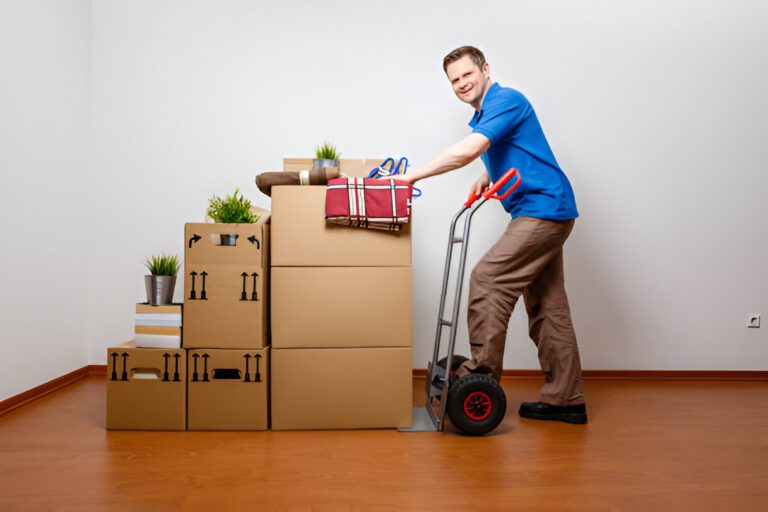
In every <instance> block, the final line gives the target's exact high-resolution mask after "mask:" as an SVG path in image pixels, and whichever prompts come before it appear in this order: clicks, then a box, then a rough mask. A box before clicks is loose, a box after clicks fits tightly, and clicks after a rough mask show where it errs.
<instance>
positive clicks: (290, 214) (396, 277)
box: [271, 160, 412, 430]
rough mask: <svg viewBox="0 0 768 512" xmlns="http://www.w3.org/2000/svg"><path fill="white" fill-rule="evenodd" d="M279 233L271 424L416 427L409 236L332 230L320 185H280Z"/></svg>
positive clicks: (291, 164)
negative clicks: (413, 425) (413, 408)
mask: <svg viewBox="0 0 768 512" xmlns="http://www.w3.org/2000/svg"><path fill="white" fill-rule="evenodd" d="M379 162H380V160H368V161H367V163H366V162H361V161H356V162H354V161H353V162H350V161H344V160H342V162H341V168H342V172H345V173H346V174H349V175H355V176H363V175H367V172H368V171H370V169H371V168H373V167H375V166H376V165H377V163H379ZM305 165H306V166H305ZM309 165H311V162H310V161H304V162H301V163H297V160H286V161H285V162H284V170H296V169H294V168H298V167H303V168H307V167H308V166H309ZM299 170H300V169H299ZM272 231H273V237H272V255H271V258H272V267H271V273H272V276H271V280H272V283H271V308H272V315H271V326H272V348H273V350H272V388H271V391H272V399H271V402H272V403H271V408H272V428H273V429H276V430H293V429H333V428H338V429H341V428H387V427H405V426H410V424H411V405H412V404H411V394H412V389H411V374H412V370H411V368H412V358H411V346H412V343H411V341H412V340H411V336H412V334H411V332H412V329H411V326H412V313H411V310H412V308H411V301H412V299H411V241H410V231H409V230H408V229H406V230H405V231H402V232H398V233H393V232H379V231H374V230H365V229H359V228H349V227H344V226H338V225H330V224H326V222H325V187H314V186H302V187H285V186H282V187H274V188H273V189H272Z"/></svg>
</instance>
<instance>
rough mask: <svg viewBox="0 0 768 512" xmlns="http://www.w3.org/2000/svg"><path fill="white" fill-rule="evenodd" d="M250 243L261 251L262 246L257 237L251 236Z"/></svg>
mask: <svg viewBox="0 0 768 512" xmlns="http://www.w3.org/2000/svg"><path fill="white" fill-rule="evenodd" d="M248 241H249V242H251V243H252V244H253V245H255V246H256V248H257V249H261V244H259V239H258V238H256V235H251V236H249V237H248Z"/></svg>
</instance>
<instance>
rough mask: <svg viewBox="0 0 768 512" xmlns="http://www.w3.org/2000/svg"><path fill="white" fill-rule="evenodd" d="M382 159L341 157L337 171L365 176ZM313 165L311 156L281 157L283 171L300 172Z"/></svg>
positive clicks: (379, 163)
mask: <svg viewBox="0 0 768 512" xmlns="http://www.w3.org/2000/svg"><path fill="white" fill-rule="evenodd" d="M383 161H384V159H383V158H342V159H341V160H339V172H341V173H342V174H346V175H347V176H353V177H355V178H367V177H368V175H369V174H370V173H371V171H372V170H373V169H375V168H376V167H378V166H379V165H381V163H382V162H383ZM313 165H314V162H313V159H312V158H284V159H283V171H291V172H300V171H305V170H307V169H312V166H313Z"/></svg>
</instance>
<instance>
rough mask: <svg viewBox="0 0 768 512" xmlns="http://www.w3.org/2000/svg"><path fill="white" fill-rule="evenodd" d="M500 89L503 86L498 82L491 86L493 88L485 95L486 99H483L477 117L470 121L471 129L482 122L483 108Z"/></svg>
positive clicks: (476, 112)
mask: <svg viewBox="0 0 768 512" xmlns="http://www.w3.org/2000/svg"><path fill="white" fill-rule="evenodd" d="M500 88H501V86H500V85H499V83H498V82H493V84H491V86H490V87H489V88H488V92H486V93H485V98H483V104H482V105H480V110H477V111H475V115H474V116H472V119H471V120H470V121H469V126H470V128H474V127H475V125H476V124H477V123H479V122H480V118H481V117H483V107H484V106H485V104H486V102H487V101H488V98H490V97H491V96H493V95H494V94H496V91H498V90H499V89H500Z"/></svg>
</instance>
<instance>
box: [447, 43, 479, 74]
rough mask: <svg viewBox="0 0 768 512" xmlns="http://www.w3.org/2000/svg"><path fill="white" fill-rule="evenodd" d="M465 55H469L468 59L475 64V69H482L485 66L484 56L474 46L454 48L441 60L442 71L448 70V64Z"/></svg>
mask: <svg viewBox="0 0 768 512" xmlns="http://www.w3.org/2000/svg"><path fill="white" fill-rule="evenodd" d="M465 55H469V57H470V58H471V59H472V62H474V63H475V64H477V67H479V68H481V69H482V67H483V65H484V64H485V55H483V52H481V51H480V50H478V49H477V48H475V47H474V46H462V47H460V48H456V49H455V50H453V51H452V52H451V53H449V54H448V55H446V56H445V58H444V59H443V71H446V70H447V69H448V64H450V63H451V62H454V61H457V60H459V59H460V58H462V57H463V56H465Z"/></svg>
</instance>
